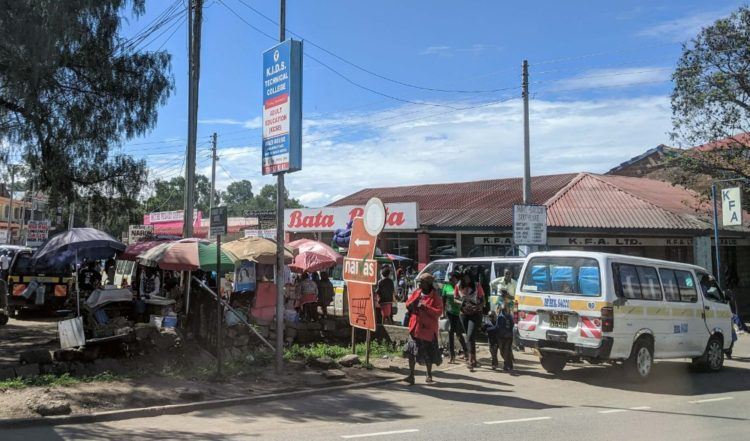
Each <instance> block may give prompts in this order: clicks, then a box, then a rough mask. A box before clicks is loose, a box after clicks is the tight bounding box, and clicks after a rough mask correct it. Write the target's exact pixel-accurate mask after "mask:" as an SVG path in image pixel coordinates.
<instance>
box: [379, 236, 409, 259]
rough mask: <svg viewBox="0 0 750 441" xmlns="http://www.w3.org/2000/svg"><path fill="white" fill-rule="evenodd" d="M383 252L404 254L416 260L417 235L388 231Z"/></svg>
mask: <svg viewBox="0 0 750 441" xmlns="http://www.w3.org/2000/svg"><path fill="white" fill-rule="evenodd" d="M381 251H382V252H383V253H391V254H396V255H399V256H404V257H407V258H409V259H411V260H412V261H415V262H416V261H417V235H416V234H400V233H390V234H388V236H387V237H386V239H385V249H384V250H381Z"/></svg>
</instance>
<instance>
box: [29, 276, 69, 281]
mask: <svg viewBox="0 0 750 441" xmlns="http://www.w3.org/2000/svg"><path fill="white" fill-rule="evenodd" d="M32 280H36V281H37V282H39V283H57V282H58V281H59V280H60V278H59V277H36V276H25V277H24V278H23V281H24V282H26V283H30V282H31V281H32Z"/></svg>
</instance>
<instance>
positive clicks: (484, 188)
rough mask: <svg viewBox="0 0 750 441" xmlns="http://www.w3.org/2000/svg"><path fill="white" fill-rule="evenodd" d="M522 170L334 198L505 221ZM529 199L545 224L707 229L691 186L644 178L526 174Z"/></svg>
mask: <svg viewBox="0 0 750 441" xmlns="http://www.w3.org/2000/svg"><path fill="white" fill-rule="evenodd" d="M521 185H522V180H521V179H520V178H512V179H496V180H489V181H478V182H461V183H453V184H431V185H416V186H406V187H389V188H370V189H365V190H362V191H359V192H357V193H354V194H352V195H351V196H347V197H345V198H344V199H341V200H338V201H336V202H334V203H333V204H331V205H332V206H341V205H364V204H365V203H366V202H367V200H368V199H370V198H371V197H379V198H380V199H381V200H383V202H417V204H418V207H419V216H420V224H421V225H422V226H426V227H433V228H434V227H438V228H439V227H443V228H457V229H470V228H477V229H484V228H489V227H491V228H511V226H512V223H513V205H514V204H520V203H521V202H522V188H521ZM532 194H533V203H536V204H544V205H547V207H548V224H549V226H550V227H560V228H571V227H572V228H597V229H607V228H620V229H663V230H705V229H708V228H710V223H709V222H710V220H709V219H710V218H708V217H707V216H706V214H705V213H706V212H707V211H706V209H707V207H706V206H705V205H704V206H702V207H701V210H698V207H699V206H700V204H701V202H700V198H699V196H698V195H697V194H696V193H695V192H693V191H690V190H687V189H685V188H682V187H677V186H673V185H671V184H668V183H665V182H662V181H656V180H652V179H644V178H632V177H625V176H611V175H597V174H592V173H571V174H563V175H550V176H537V177H533V178H532Z"/></svg>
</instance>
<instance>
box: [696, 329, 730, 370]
mask: <svg viewBox="0 0 750 441" xmlns="http://www.w3.org/2000/svg"><path fill="white" fill-rule="evenodd" d="M693 367H695V368H698V369H700V370H702V371H704V372H718V371H720V370H721V368H722V367H724V348H723V347H722V340H721V337H719V336H716V335H714V336H712V337H711V338H710V339H709V340H708V345H706V351H705V352H704V353H703V355H701V356H700V357H697V358H694V359H693Z"/></svg>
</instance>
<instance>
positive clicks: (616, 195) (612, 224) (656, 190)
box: [547, 173, 709, 230]
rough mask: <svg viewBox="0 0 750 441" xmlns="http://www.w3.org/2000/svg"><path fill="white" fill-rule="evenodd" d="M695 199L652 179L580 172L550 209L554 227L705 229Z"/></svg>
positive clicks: (550, 217) (550, 202)
mask: <svg viewBox="0 0 750 441" xmlns="http://www.w3.org/2000/svg"><path fill="white" fill-rule="evenodd" d="M698 203H699V198H698V196H697V194H695V193H693V192H691V191H689V190H686V189H684V188H682V187H676V186H672V185H670V184H668V183H665V182H661V181H656V180H652V179H643V178H631V177H624V176H602V175H594V174H590V173H582V174H581V175H580V176H579V177H578V178H576V179H575V180H573V181H572V182H571V183H570V185H569V186H568V187H567V188H566V189H564V190H563V191H562V192H561V193H560V194H558V195H557V196H556V197H555V198H553V199H552V200H550V201H549V202H548V204H547V206H548V211H547V213H548V219H547V223H548V225H549V226H550V227H567V228H570V227H574V228H618V229H665V230H672V229H674V230H685V229H687V230H702V229H706V228H708V227H709V224H708V223H707V222H706V221H705V220H701V219H699V218H698V216H697V215H696V214H697V212H696V210H697V207H698Z"/></svg>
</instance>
